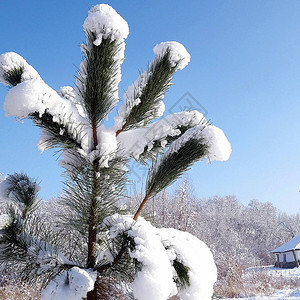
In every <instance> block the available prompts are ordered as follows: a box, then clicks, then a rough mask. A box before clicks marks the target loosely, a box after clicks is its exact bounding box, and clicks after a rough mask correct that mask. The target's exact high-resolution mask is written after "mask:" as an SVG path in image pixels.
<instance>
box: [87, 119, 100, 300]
mask: <svg viewBox="0 0 300 300" xmlns="http://www.w3.org/2000/svg"><path fill="white" fill-rule="evenodd" d="M93 139H94V150H95V149H96V147H97V144H98V141H97V130H96V122H95V121H93ZM93 164H94V166H93V168H94V181H93V187H92V188H93V191H92V195H93V196H92V203H91V208H90V224H89V237H88V258H87V267H88V268H94V266H95V264H96V238H97V219H98V210H97V197H98V195H99V178H98V170H99V160H98V159H96V160H95V161H94V163H93ZM99 281H100V277H99V276H98V277H97V279H96V281H95V285H94V289H93V290H92V291H90V292H88V294H87V300H97V299H98V298H97V294H98V286H99Z"/></svg>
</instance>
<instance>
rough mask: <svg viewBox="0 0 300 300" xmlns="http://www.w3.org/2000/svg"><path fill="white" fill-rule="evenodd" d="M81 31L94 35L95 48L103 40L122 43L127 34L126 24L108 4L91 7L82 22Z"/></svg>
mask: <svg viewBox="0 0 300 300" xmlns="http://www.w3.org/2000/svg"><path fill="white" fill-rule="evenodd" d="M83 29H84V31H85V32H86V33H88V32H93V33H94V34H95V35H96V40H95V41H94V44H95V45H96V46H99V45H100V44H101V42H102V39H103V38H104V39H108V38H109V39H111V40H112V41H115V40H117V41H118V42H124V39H126V38H127V36H128V34H129V27H128V24H127V22H126V21H125V20H124V19H123V18H122V17H121V16H120V15H119V14H118V13H117V12H116V11H115V10H114V9H113V8H112V7H111V6H109V5H108V4H98V5H95V6H93V7H92V8H91V9H90V10H89V12H88V17H87V18H86V19H85V21H84V24H83Z"/></svg>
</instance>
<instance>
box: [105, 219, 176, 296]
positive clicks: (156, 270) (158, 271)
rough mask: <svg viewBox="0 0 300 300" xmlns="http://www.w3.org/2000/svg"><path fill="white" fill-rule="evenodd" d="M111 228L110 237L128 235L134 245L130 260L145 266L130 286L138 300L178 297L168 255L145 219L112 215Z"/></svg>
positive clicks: (109, 223) (108, 224)
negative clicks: (136, 219) (124, 233)
mask: <svg viewBox="0 0 300 300" xmlns="http://www.w3.org/2000/svg"><path fill="white" fill-rule="evenodd" d="M104 222H105V224H107V226H110V234H111V238H114V237H115V236H116V235H118V234H120V233H122V232H127V234H128V236H130V237H132V238H133V239H134V242H135V249H134V250H133V251H132V252H131V253H130V256H131V258H135V259H137V260H138V261H139V262H141V263H142V269H141V270H140V271H138V272H137V274H136V277H135V279H134V281H133V283H132V284H131V287H132V289H133V293H134V296H135V297H136V298H137V299H139V300H153V299H156V300H166V299H168V298H169V297H170V296H172V295H175V294H176V290H177V289H176V285H175V283H174V281H173V271H172V267H171V265H170V262H169V258H168V256H167V253H166V251H165V249H164V247H163V245H162V243H161V242H160V240H159V239H158V238H157V236H156V234H155V228H154V227H153V226H152V225H151V224H150V223H149V222H147V221H145V220H144V219H143V218H141V217H139V219H138V221H136V222H135V221H134V220H133V219H132V217H130V216H122V215H118V214H116V215H113V216H111V217H109V218H107V219H106V220H105V221H104Z"/></svg>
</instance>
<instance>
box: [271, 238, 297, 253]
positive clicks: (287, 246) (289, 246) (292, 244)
mask: <svg viewBox="0 0 300 300" xmlns="http://www.w3.org/2000/svg"><path fill="white" fill-rule="evenodd" d="M295 249H300V235H298V236H295V237H294V238H292V239H291V240H290V241H288V242H287V243H285V244H283V245H281V246H279V247H278V248H276V249H274V250H272V252H273V253H276V252H285V251H290V250H295Z"/></svg>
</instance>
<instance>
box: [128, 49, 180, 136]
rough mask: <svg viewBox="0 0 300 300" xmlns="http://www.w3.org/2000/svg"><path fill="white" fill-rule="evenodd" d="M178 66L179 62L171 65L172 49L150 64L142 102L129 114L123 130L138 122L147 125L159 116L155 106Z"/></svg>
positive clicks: (141, 96) (134, 125) (141, 98)
mask: <svg viewBox="0 0 300 300" xmlns="http://www.w3.org/2000/svg"><path fill="white" fill-rule="evenodd" d="M176 67H177V64H176V65H175V66H171V63H170V50H167V51H166V53H165V54H164V55H163V56H160V57H159V58H157V59H156V61H155V62H154V63H152V64H151V65H150V69H149V70H148V72H149V73H150V74H152V75H151V76H150V77H149V79H148V82H147V84H146V85H145V87H144V88H143V90H142V93H141V95H140V97H139V98H140V100H141V101H140V103H139V104H138V105H136V106H134V107H133V108H132V109H131V111H130V113H129V115H128V116H127V118H126V122H125V125H124V128H123V130H128V129H131V128H134V127H136V126H137V125H138V124H142V126H145V125H147V124H148V123H149V121H151V120H152V119H155V118H156V117H158V116H156V115H155V108H156V107H157V105H158V102H160V101H161V99H162V98H163V96H164V94H165V93H166V91H167V90H168V88H169V87H170V85H171V80H172V76H173V75H174V73H175V71H176ZM139 126H140V125H139Z"/></svg>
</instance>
